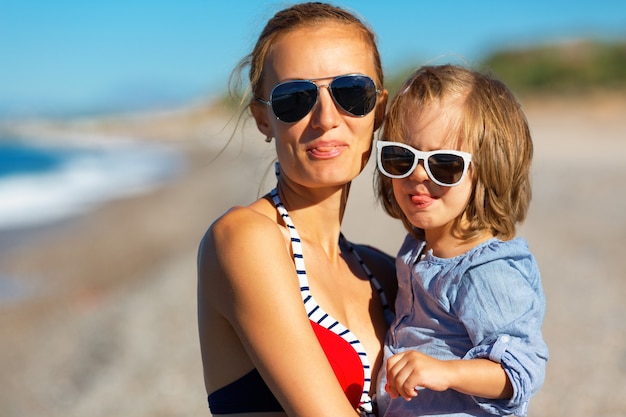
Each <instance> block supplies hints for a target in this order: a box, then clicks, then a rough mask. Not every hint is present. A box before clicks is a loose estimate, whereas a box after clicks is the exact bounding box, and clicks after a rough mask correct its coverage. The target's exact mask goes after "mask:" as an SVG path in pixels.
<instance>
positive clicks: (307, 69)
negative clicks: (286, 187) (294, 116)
mask: <svg viewBox="0 0 626 417" xmlns="http://www.w3.org/2000/svg"><path fill="white" fill-rule="evenodd" d="M369 51H370V47H369V45H368V44H367V43H366V42H365V40H363V39H362V38H361V37H360V36H359V34H358V33H357V32H356V31H355V30H354V29H353V28H351V27H349V26H343V25H339V24H325V25H323V26H321V27H316V28H301V29H297V30H295V31H292V32H289V33H287V34H285V35H283V36H282V37H281V38H279V39H278V40H277V41H276V42H275V43H274V45H273V46H272V48H271V49H270V50H269V52H268V54H267V57H266V59H265V64H264V67H263V70H264V80H263V94H264V97H261V98H262V99H264V100H269V96H270V92H271V90H272V88H273V87H274V86H275V85H276V84H278V83H281V82H284V81H289V80H309V79H314V80H315V81H314V82H315V83H316V84H317V85H318V86H324V85H328V84H329V83H330V82H331V81H332V80H333V78H334V77H337V76H339V75H345V74H356V73H358V74H365V75H367V76H369V77H371V78H372V79H373V80H374V81H375V82H376V84H377V87H380V86H379V81H378V80H377V77H376V68H375V65H374V59H373V56H372V53H370V52H369ZM385 104H386V91H385V92H383V93H381V94H379V95H378V100H377V102H376V108H375V109H374V110H373V111H371V112H370V113H368V114H366V115H365V116H362V117H358V116H353V115H351V114H349V113H347V112H346V111H344V110H342V109H341V108H339V107H337V105H336V104H335V102H334V101H333V98H332V96H331V94H330V90H329V89H328V88H327V87H319V88H318V99H317V103H316V104H315V106H314V107H313V109H312V110H311V111H310V112H309V113H308V114H306V115H305V116H304V117H303V118H302V119H301V120H298V121H296V122H293V123H285V122H283V121H281V120H278V119H277V118H276V116H275V115H274V113H273V111H272V109H271V107H270V106H268V105H265V104H262V103H253V104H252V105H251V110H252V113H253V115H254V117H255V120H256V123H257V126H258V128H259V130H260V131H261V132H262V133H263V134H264V135H266V136H271V137H274V138H275V140H276V152H277V155H278V160H279V162H280V166H281V177H285V178H284V180H285V181H291V182H294V183H297V184H299V185H302V186H305V187H309V188H320V187H327V186H330V187H334V186H342V185H344V184H346V183H348V182H350V181H351V180H352V179H354V178H355V177H356V176H357V175H358V174H359V173H360V172H361V170H362V169H363V167H364V166H365V164H366V163H367V160H368V158H369V155H370V151H371V146H372V135H373V132H374V126H375V117H376V114H377V112H378V113H379V114H378V115H379V117H380V118H382V113H381V112H380V111H381V110H382V111H384V108H385ZM377 109H378V110H377Z"/></svg>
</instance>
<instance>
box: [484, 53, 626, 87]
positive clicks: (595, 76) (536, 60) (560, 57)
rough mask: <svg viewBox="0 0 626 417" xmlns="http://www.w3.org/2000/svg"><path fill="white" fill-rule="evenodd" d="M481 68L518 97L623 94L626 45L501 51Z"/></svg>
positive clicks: (625, 84) (486, 60) (625, 76)
mask: <svg viewBox="0 0 626 417" xmlns="http://www.w3.org/2000/svg"><path fill="white" fill-rule="evenodd" d="M481 66H482V68H484V69H489V70H491V71H493V73H494V74H495V75H496V76H497V77H498V78H500V79H501V80H502V81H504V82H506V83H507V84H508V85H509V86H510V87H511V88H512V89H513V90H514V91H516V92H518V93H521V94H529V93H584V92H588V91H594V90H608V91H614V90H616V89H622V90H624V91H625V92H626V41H623V42H621V43H608V42H596V41H578V42H570V43H565V44H559V45H547V46H541V47H537V48H531V49H524V50H510V51H501V52H496V53H494V54H492V55H491V56H489V57H488V58H487V59H485V60H484V61H483V63H482V65H481Z"/></svg>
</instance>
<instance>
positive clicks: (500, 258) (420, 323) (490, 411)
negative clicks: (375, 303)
mask: <svg viewBox="0 0 626 417" xmlns="http://www.w3.org/2000/svg"><path fill="white" fill-rule="evenodd" d="M423 247H424V242H422V241H420V240H417V239H415V238H414V237H412V236H410V235H409V236H407V237H406V239H405V241H404V243H403V245H402V247H401V248H400V251H399V253H398V257H397V258H396V267H397V274H398V295H397V298H396V318H395V320H394V322H393V324H392V325H391V328H390V329H389V332H388V333H387V338H386V341H385V348H384V362H385V363H384V366H383V367H382V368H381V372H380V375H379V380H378V385H377V394H376V399H377V402H378V407H379V415H381V416H383V415H384V416H385V417H396V416H398V417H407V416H423V415H428V416H433V415H446V416H483V415H484V416H489V415H510V414H515V415H520V416H524V415H526V413H527V409H528V401H529V400H530V398H531V396H532V395H533V394H535V393H536V392H537V391H538V390H539V388H540V387H541V385H542V384H543V381H544V377H545V367H546V362H547V360H548V348H547V346H546V344H545V342H544V340H543V336H542V334H541V325H542V322H543V316H544V313H545V297H544V294H543V289H542V286H541V277H540V274H539V269H538V267H537V263H536V262H535V259H534V257H533V256H532V254H531V253H530V252H529V250H528V245H527V243H526V241H525V240H523V239H521V238H515V239H513V240H509V241H501V240H498V239H491V240H489V241H487V242H485V243H483V244H480V245H478V246H476V247H474V248H473V249H471V250H469V251H468V252H466V253H464V254H463V255H460V256H457V257H455V258H447V259H444V258H437V257H436V256H434V255H433V254H432V252H431V251H429V252H428V253H426V254H425V256H424V257H423V258H422V259H421V260H420V253H421V251H422V248H423ZM408 349H415V350H419V351H421V352H423V353H425V354H428V355H430V356H433V357H435V358H438V359H444V360H445V359H472V358H488V359H490V360H492V361H494V362H498V363H500V364H501V365H502V367H503V368H504V370H505V372H506V374H507V375H508V377H509V379H510V381H511V383H512V385H513V390H514V393H513V397H512V398H511V399H507V400H489V399H485V398H478V397H472V396H469V395H466V394H462V393H459V392H457V391H454V390H451V389H450V390H446V391H443V392H436V391H431V390H428V389H420V391H419V394H418V396H417V397H415V398H413V399H412V400H411V401H406V400H404V399H403V398H397V399H393V400H392V399H391V398H390V397H389V394H387V393H386V392H385V389H384V387H385V383H386V379H387V378H386V363H387V359H388V358H389V357H390V356H392V355H394V354H396V353H399V352H402V351H405V350H408Z"/></svg>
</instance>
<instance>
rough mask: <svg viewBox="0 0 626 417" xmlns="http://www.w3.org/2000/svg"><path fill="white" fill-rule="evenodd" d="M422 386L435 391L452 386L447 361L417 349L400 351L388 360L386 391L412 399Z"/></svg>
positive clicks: (408, 399) (391, 394)
mask: <svg viewBox="0 0 626 417" xmlns="http://www.w3.org/2000/svg"><path fill="white" fill-rule="evenodd" d="M420 387H423V388H428V389H431V390H434V391H445V390H446V389H448V388H450V382H449V378H448V366H447V362H446V361H441V360H438V359H435V358H433V357H431V356H428V355H426V354H424V353H421V352H418V351H415V350H407V351H405V352H402V353H398V354H396V355H394V356H392V357H390V358H389V359H388V360H387V385H386V386H385V391H387V392H388V393H389V395H390V396H391V398H397V397H402V398H404V399H405V400H407V401H410V400H411V399H412V398H413V397H417V395H418V388H420Z"/></svg>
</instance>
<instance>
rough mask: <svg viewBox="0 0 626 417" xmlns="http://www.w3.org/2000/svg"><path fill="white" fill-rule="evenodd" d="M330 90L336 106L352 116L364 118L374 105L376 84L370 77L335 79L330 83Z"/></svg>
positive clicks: (359, 76)
mask: <svg viewBox="0 0 626 417" xmlns="http://www.w3.org/2000/svg"><path fill="white" fill-rule="evenodd" d="M330 88H331V91H332V94H333V97H334V99H335V101H336V102H337V104H339V106H341V108H342V109H344V110H345V111H347V112H348V113H350V114H352V115H354V116H365V115H366V114H368V113H369V112H371V111H372V110H373V109H374V106H375V105H376V94H377V92H376V84H374V81H373V80H372V79H371V78H370V77H367V76H364V75H346V76H342V77H337V78H335V79H334V80H333V81H332V83H330Z"/></svg>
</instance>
